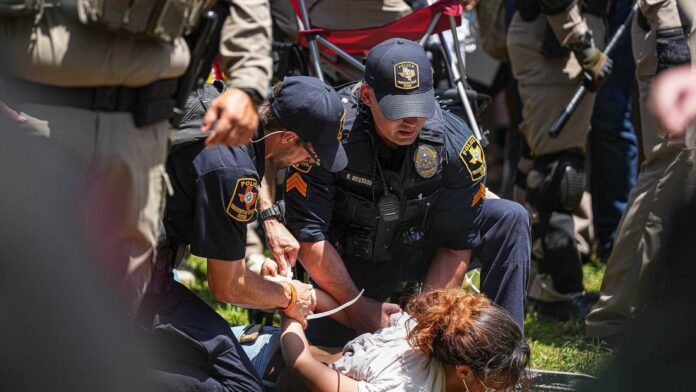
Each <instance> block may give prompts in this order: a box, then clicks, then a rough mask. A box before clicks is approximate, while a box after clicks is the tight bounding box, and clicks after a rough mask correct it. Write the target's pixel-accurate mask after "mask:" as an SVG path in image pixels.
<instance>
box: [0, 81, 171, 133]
mask: <svg viewBox="0 0 696 392" xmlns="http://www.w3.org/2000/svg"><path fill="white" fill-rule="evenodd" d="M177 82H178V79H166V80H160V81H157V82H154V83H151V84H149V85H147V86H143V87H135V88H134V87H124V86H112V87H59V86H50V85H46V84H40V83H34V82H30V81H27V80H23V79H18V78H6V77H3V78H2V80H1V81H0V86H1V88H0V91H3V94H2V97H0V99H2V100H5V101H6V102H7V103H10V104H18V103H32V104H39V105H56V106H69V107H74V108H79V109H86V110H93V111H100V112H130V113H132V114H133V120H134V122H135V125H136V126H138V127H142V126H146V125H150V124H154V123H156V122H159V121H162V120H167V119H169V118H170V117H171V116H172V110H173V108H174V99H173V95H174V92H175V91H176V88H177Z"/></svg>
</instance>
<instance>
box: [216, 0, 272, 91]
mask: <svg viewBox="0 0 696 392" xmlns="http://www.w3.org/2000/svg"><path fill="white" fill-rule="evenodd" d="M219 54H220V65H221V66H222V68H223V69H224V70H225V73H226V76H227V77H228V82H229V84H230V85H231V86H233V87H237V88H243V89H253V90H254V91H256V92H257V93H258V94H259V96H260V97H261V98H266V95H267V91H268V88H267V86H268V85H269V84H270V83H271V77H272V74H273V58H272V56H271V14H270V7H269V6H268V3H267V2H259V1H253V0H251V1H250V0H237V1H234V2H230V15H229V16H228V17H227V18H225V20H224V22H223V26H222V31H221V36H220V46H219Z"/></svg>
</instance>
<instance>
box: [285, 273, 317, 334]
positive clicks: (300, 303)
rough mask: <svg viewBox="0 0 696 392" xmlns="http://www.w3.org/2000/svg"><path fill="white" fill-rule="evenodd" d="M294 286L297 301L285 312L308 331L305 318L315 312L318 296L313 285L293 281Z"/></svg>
mask: <svg viewBox="0 0 696 392" xmlns="http://www.w3.org/2000/svg"><path fill="white" fill-rule="evenodd" d="M292 285H293V286H295V291H297V300H296V301H295V303H294V304H293V305H292V306H290V308H289V309H288V310H286V311H285V314H286V315H287V316H288V317H292V318H294V319H295V320H297V321H299V322H300V324H302V328H305V329H306V328H307V320H306V319H305V317H307V315H310V314H312V312H314V307H315V306H316V305H317V294H316V292H315V291H314V288H313V287H312V285H309V284H305V283H302V282H300V281H299V280H293V281H292Z"/></svg>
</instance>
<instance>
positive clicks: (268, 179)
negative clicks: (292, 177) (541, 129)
mask: <svg viewBox="0 0 696 392" xmlns="http://www.w3.org/2000/svg"><path fill="white" fill-rule="evenodd" d="M277 171H278V169H277V168H276V167H275V166H274V165H273V164H272V163H271V161H269V160H268V159H266V160H265V163H264V174H263V179H261V186H260V187H259V201H258V203H259V204H258V210H259V211H263V210H265V209H267V208H270V207H271V206H272V205H273V203H275V195H276V172H277ZM264 223H265V222H264Z"/></svg>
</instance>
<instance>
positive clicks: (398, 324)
mask: <svg viewBox="0 0 696 392" xmlns="http://www.w3.org/2000/svg"><path fill="white" fill-rule="evenodd" d="M408 320H409V315H408V314H406V313H404V312H402V313H398V314H395V315H392V316H391V317H390V318H389V327H387V328H383V329H380V330H379V331H377V332H375V333H373V334H372V333H366V334H363V335H360V336H358V337H357V338H355V339H353V340H351V341H350V342H348V344H346V346H345V347H344V348H343V357H342V358H341V359H339V360H338V361H336V362H334V363H333V364H332V365H331V367H332V368H334V369H336V370H338V371H339V372H341V373H343V374H345V375H347V376H349V377H350V378H352V379H355V380H357V381H358V391H359V392H381V391H397V392H406V391H409V392H410V391H418V392H420V391H423V392H425V391H428V392H430V391H432V392H441V391H444V390H445V370H444V368H443V366H442V364H441V363H440V362H439V361H437V360H435V359H432V360H430V359H428V358H427V357H426V356H425V355H424V354H423V353H422V352H421V351H420V350H417V349H414V348H413V347H411V346H410V345H409V344H408V341H407V340H406V337H407V335H408V331H409V330H410V329H411V328H413V326H414V325H415V321H413V320H411V321H408Z"/></svg>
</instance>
